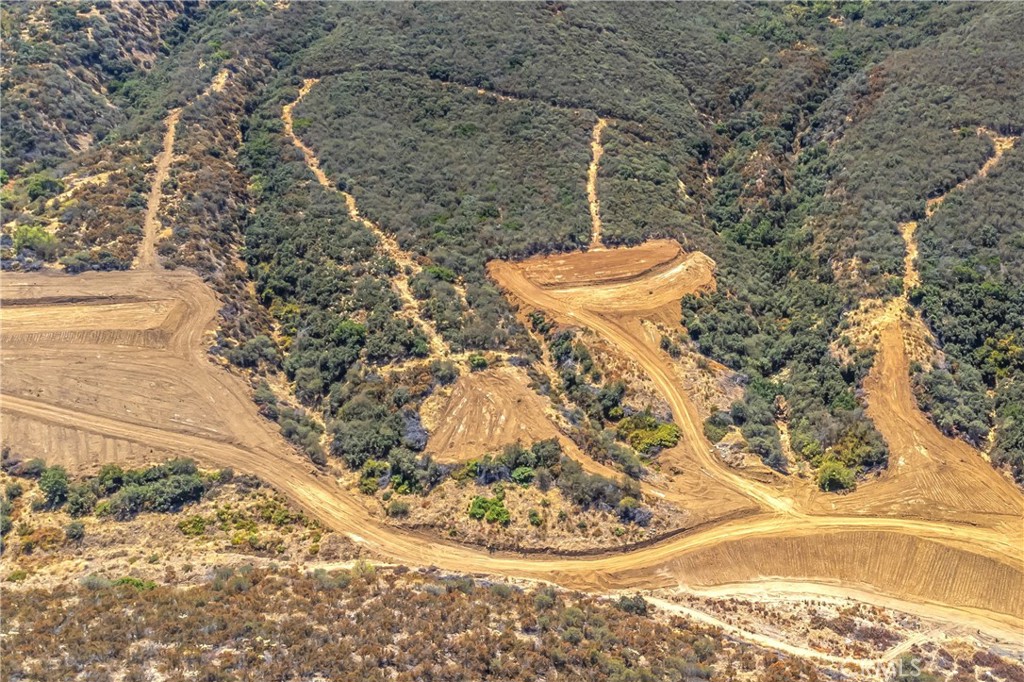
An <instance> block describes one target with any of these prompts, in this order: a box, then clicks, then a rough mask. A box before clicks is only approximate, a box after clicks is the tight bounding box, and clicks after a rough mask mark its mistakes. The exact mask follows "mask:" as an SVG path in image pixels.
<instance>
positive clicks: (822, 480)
mask: <svg viewBox="0 0 1024 682" xmlns="http://www.w3.org/2000/svg"><path fill="white" fill-rule="evenodd" d="M854 485H855V482H854V472H853V471H852V470H851V469H849V468H848V467H847V466H846V465H844V464H843V463H842V462H836V461H833V460H830V461H827V462H825V463H824V464H822V465H821V468H820V469H818V487H819V488H821V489H822V490H824V491H827V492H834V491H837V490H851V489H853V487H854Z"/></svg>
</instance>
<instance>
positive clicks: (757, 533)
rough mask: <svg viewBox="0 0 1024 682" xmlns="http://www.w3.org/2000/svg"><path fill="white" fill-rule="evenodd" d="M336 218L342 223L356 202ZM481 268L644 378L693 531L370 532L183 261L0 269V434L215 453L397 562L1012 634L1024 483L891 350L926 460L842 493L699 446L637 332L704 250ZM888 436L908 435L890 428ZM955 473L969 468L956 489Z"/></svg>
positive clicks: (887, 374)
mask: <svg viewBox="0 0 1024 682" xmlns="http://www.w3.org/2000/svg"><path fill="white" fill-rule="evenodd" d="M309 87H311V86H309ZM306 89H307V90H308V87H307V88H306ZM289 112H290V110H289ZM289 132H290V128H289ZM295 141H296V143H297V144H298V145H299V146H300V148H303V147H302V145H301V143H300V142H299V141H298V139H297V138H295ZM307 152H308V155H307V162H308V163H311V168H314V167H315V168H319V165H318V164H315V165H313V164H312V162H315V157H313V156H312V152H311V151H309V150H308V148H303V153H304V154H306V153H307ZM158 165H159V164H158ZM314 172H315V171H314ZM317 178H318V180H320V179H321V178H320V176H317ZM158 179H159V173H158ZM321 181H322V182H325V183H326V178H323V180H321ZM350 212H352V214H353V216H354V217H356V218H358V212H357V211H355V210H354V200H353V203H352V204H350ZM382 243H384V242H383V240H382ZM152 246H153V244H152V243H150V244H149V245H148V248H149V249H150V252H149V255H146V254H140V264H142V263H150V262H153V263H155V262H156V261H155V254H152ZM385 247H387V245H386V244H385ZM397 255H398V256H401V255H402V254H401V253H398V254H397ZM406 257H408V256H406ZM150 258H153V260H152V261H150V260H149V259H150ZM489 271H490V274H491V275H492V277H493V278H494V279H495V281H497V282H498V283H499V285H500V286H501V287H502V288H503V289H504V290H505V291H506V292H507V293H508V294H509V295H510V297H512V298H513V300H514V301H516V302H517V303H518V304H519V305H520V306H521V308H522V309H531V308H532V309H537V310H543V311H545V312H546V313H547V314H549V315H551V316H553V317H555V318H556V319H558V320H559V321H560V322H563V323H565V324H575V325H579V326H583V327H587V328H589V329H591V330H592V331H593V332H595V333H597V334H600V335H601V336H602V337H603V338H605V339H607V340H608V341H609V343H610V344H612V345H614V346H616V347H617V348H618V349H619V350H620V352H622V353H625V354H628V355H630V357H633V358H635V359H636V361H637V362H638V363H639V364H640V365H641V366H642V367H643V369H644V370H645V371H646V372H647V373H648V374H649V375H650V377H651V380H652V382H653V383H654V385H655V386H656V387H657V388H658V390H659V391H660V392H661V393H662V394H663V395H664V397H665V399H666V401H667V403H668V404H669V406H670V407H671V410H672V413H673V417H674V419H675V421H676V422H677V423H678V424H679V426H680V428H681V430H682V432H683V439H682V441H681V443H680V445H679V446H677V447H676V448H673V449H671V450H668V451H666V452H664V453H662V455H661V457H662V458H663V461H665V462H666V464H674V465H676V466H677V467H678V469H679V470H680V471H681V473H680V474H678V475H677V476H676V477H675V479H674V480H672V481H671V488H672V491H671V492H674V494H675V495H678V496H679V497H681V498H685V499H686V501H687V510H688V511H692V513H693V514H694V517H695V519H698V520H699V521H700V523H699V525H697V526H696V527H694V528H692V529H690V530H689V531H687V532H685V533H682V534H679V535H676V536H674V537H671V538H667V539H662V540H660V541H658V542H654V543H652V544H649V545H647V546H644V547H642V548H638V549H635V550H633V551H629V552H608V553H605V554H599V555H595V556H588V557H561V556H553V555H548V556H544V555H540V556H536V555H535V556H530V557H524V556H519V555H514V554H501V553H487V552H484V551H479V550H475V549H471V548H467V547H463V546H459V545H457V544H454V543H450V542H448V541H446V540H443V539H440V538H437V537H435V536H430V535H424V534H418V533H415V532H403V531H400V530H397V529H395V528H393V527H390V526H387V525H384V524H383V523H382V522H380V521H377V520H376V519H375V518H374V517H372V516H371V515H370V514H369V513H368V511H367V509H366V507H365V506H364V502H363V500H362V499H361V498H360V497H359V496H358V495H357V494H355V493H351V492H349V491H346V490H344V489H342V488H341V487H340V486H339V485H338V484H337V483H336V482H335V481H333V480H331V479H330V478H329V477H327V476H326V475H324V474H323V473H321V472H319V471H317V470H315V469H314V468H313V466H312V465H311V464H310V463H309V462H308V461H307V460H305V459H304V458H302V457H301V456H300V455H298V454H297V453H295V452H294V451H293V450H292V449H291V448H290V447H289V446H288V445H287V444H286V443H285V442H284V441H283V439H282V438H281V437H280V436H279V434H278V433H277V429H276V427H275V426H274V425H272V424H270V423H269V422H266V421H264V420H262V419H261V418H260V417H259V416H258V415H257V414H256V412H255V408H254V405H253V403H252V401H251V399H250V396H249V392H248V387H247V385H246V384H245V382H244V381H243V380H242V378H241V377H239V376H236V375H233V374H232V373H231V372H229V371H227V370H226V369H225V368H222V367H218V366H217V365H215V364H214V363H213V362H212V361H211V359H210V357H209V356H208V354H207V353H206V347H207V335H208V334H209V333H211V332H212V330H213V328H214V325H215V319H216V312H217V309H218V307H219V302H218V301H217V298H216V296H215V295H214V294H213V292H212V291H211V290H210V289H209V288H208V287H207V286H206V285H205V284H204V283H203V282H202V281H201V280H200V279H199V278H198V277H197V276H196V275H194V274H191V273H188V272H185V271H175V272H163V271H160V270H158V269H156V268H148V267H147V268H143V269H139V270H137V271H133V272H111V273H89V274H86V275H81V276H78V277H65V276H60V275H56V274H43V275H4V277H3V278H2V280H0V325H2V327H0V334H2V349H0V370H2V385H0V432H2V435H3V442H4V443H5V444H8V445H10V446H11V447H12V449H13V450H14V451H15V452H16V453H19V454H21V455H24V456H41V457H44V458H46V459H47V460H48V461H49V462H50V463H54V464H64V465H65V466H67V467H68V468H69V469H71V470H73V471H78V472H81V471H93V470H95V469H96V468H97V467H98V466H99V465H101V464H102V463H104V462H107V461H118V462H143V461H153V460H159V459H163V458H165V457H167V456H172V455H174V456H180V455H190V456H193V457H195V458H196V459H198V460H199V461H201V462H203V463H204V464H206V465H208V466H230V467H233V468H234V469H235V470H236V471H239V472H247V473H253V474H256V475H258V476H261V477H262V478H264V479H265V480H267V481H268V482H269V483H271V484H272V485H273V486H275V487H276V488H277V489H279V490H280V491H281V492H282V493H284V494H285V495H287V496H288V497H289V498H290V499H291V500H292V501H294V503H295V504H296V505H297V506H299V507H300V508H302V509H303V510H304V511H306V512H307V513H309V514H310V515H311V516H313V517H315V518H316V519H318V520H320V521H321V522H323V523H324V524H325V525H327V526H329V527H331V528H333V529H336V530H338V531H339V532H342V533H346V534H348V535H349V536H350V537H352V538H353V539H355V540H357V541H358V542H362V543H364V544H365V545H366V546H367V547H368V548H369V549H371V550H372V551H373V552H375V553H377V554H378V555H380V556H383V557H388V558H390V559H392V560H395V561H398V562H402V563H408V564H413V565H435V566H438V567H441V568H444V569H447V570H452V571H458V572H469V573H481V574H496V575H505V576H513V577H524V578H530V579H537V580H549V581H552V582H555V583H558V584H561V585H563V586H566V587H570V588H575V589H581V590H591V591H608V590H622V589H657V588H671V587H678V586H680V585H688V586H693V587H701V588H713V587H716V586H722V585H734V584H741V585H744V586H746V589H754V590H757V589H761V588H760V587H759V585H760V584H761V583H762V582H763V581H766V580H770V581H772V582H771V584H772V585H773V588H777V587H778V586H779V585H791V586H793V587H794V589H802V590H806V591H807V592H811V593H813V591H814V590H815V589H816V586H818V585H825V586H827V587H828V589H829V590H831V591H833V592H839V593H842V591H843V590H850V591H851V593H856V594H857V595H858V598H866V599H871V598H873V596H876V597H877V598H879V599H880V600H886V601H887V602H893V601H899V602H900V603H908V608H909V609H911V610H913V611H914V612H918V613H925V614H927V615H929V616H930V617H934V618H937V619H941V620H944V621H946V622H953V623H957V624H960V625H962V626H970V627H972V628H979V629H983V630H984V631H985V632H988V633H990V634H992V636H995V637H999V638H1002V639H1005V640H1009V641H1010V642H1011V643H1012V644H1014V645H1015V646H1021V644H1020V642H1019V640H1020V637H1019V633H1020V631H1021V627H1022V626H1024V542H1022V536H1021V528H1022V525H1021V524H1022V519H1024V507H1022V502H1021V496H1020V494H1019V493H1018V492H1017V491H1016V490H1014V489H1013V488H1012V486H1009V484H1008V483H1007V482H1006V481H1005V480H1002V481H1001V482H1000V479H999V477H998V474H996V473H995V472H993V471H992V470H991V469H987V470H984V469H982V468H981V467H982V466H984V467H987V466H988V465H987V463H985V462H984V461H983V460H981V458H980V457H974V459H975V460H978V461H979V462H980V466H976V465H975V463H973V460H971V459H970V457H969V456H968V455H969V454H972V455H973V453H968V452H966V451H963V450H957V449H956V448H957V447H958V446H956V445H955V444H952V442H951V441H949V440H948V439H945V438H944V437H942V436H941V434H939V435H938V437H935V433H932V432H929V431H928V430H927V426H928V425H927V423H921V422H918V421H917V419H918V418H920V419H921V420H923V421H924V422H926V420H925V419H924V417H923V415H920V413H919V412H916V411H915V410H916V408H913V398H912V395H910V394H909V385H906V386H903V384H901V383H900V382H901V381H902V382H906V381H907V376H906V368H905V364H906V361H905V358H904V360H902V361H901V359H900V356H899V355H898V354H896V355H888V356H887V355H885V354H882V357H880V358H879V361H878V367H879V368H878V369H877V372H878V374H877V377H878V378H877V384H875V385H874V386H875V387H874V388H873V387H872V385H870V384H869V386H868V389H869V396H871V398H870V401H869V405H873V407H872V409H876V408H875V407H874V405H877V409H880V410H882V411H888V412H891V413H892V418H891V421H887V417H886V416H885V415H884V414H880V415H879V416H878V417H877V419H878V423H879V428H880V429H881V430H882V432H883V434H884V435H885V436H886V438H887V439H889V440H890V447H891V448H892V450H893V452H894V456H896V457H898V456H900V455H901V454H902V455H903V456H904V459H905V461H906V462H907V465H906V467H909V469H911V470H920V471H924V472H932V473H928V474H927V475H925V474H920V475H919V479H920V480H919V482H917V483H913V481H914V480H916V479H913V478H911V477H909V476H908V475H906V474H905V473H903V472H897V473H894V474H892V475H891V476H890V477H888V478H883V479H880V480H879V481H874V482H869V483H867V484H865V485H863V486H862V487H861V489H860V490H858V491H857V492H856V493H854V494H853V495H850V496H847V497H842V498H837V497H834V496H825V495H822V494H817V493H814V492H813V491H808V490H807V489H806V486H804V487H800V486H799V485H796V484H794V485H790V486H789V487H773V486H772V485H768V484H764V483H760V482H757V481H751V480H748V479H747V478H745V477H744V476H743V475H741V474H739V473H737V472H735V471H733V470H731V469H730V468H729V467H727V466H726V465H724V464H723V463H722V462H721V461H720V460H719V459H718V458H717V457H716V456H715V455H714V453H713V452H712V450H711V448H710V446H709V444H708V443H707V441H706V440H705V439H704V436H703V433H702V428H701V422H700V418H699V414H698V413H697V411H696V409H695V408H694V406H693V404H692V403H691V401H690V400H689V397H688V396H687V395H686V394H685V392H684V391H682V390H681V388H680V386H679V381H678V378H677V377H676V376H675V375H674V370H673V369H672V366H671V364H670V363H669V362H668V359H667V356H666V355H665V353H664V351H662V350H661V349H660V348H659V346H658V339H657V338H655V336H654V335H652V334H651V333H650V330H649V328H648V327H646V326H645V324H644V323H645V321H650V320H653V321H659V322H662V323H664V324H678V318H679V309H678V302H679V299H680V298H681V297H682V296H683V295H684V294H685V293H688V292H694V293H699V292H701V291H704V290H707V289H708V288H710V287H713V286H714V276H713V273H714V263H713V262H712V261H711V260H710V259H708V258H707V257H706V256H703V255H702V254H686V253H684V252H682V250H681V249H680V248H679V246H678V244H675V243H674V242H656V243H652V244H649V245H645V246H644V247H639V248H638V249H612V250H595V251H591V252H588V253H585V254H573V255H569V256H560V257H551V258H548V259H532V260H530V261H526V262H524V263H518V264H517V263H505V262H495V263H492V264H491V266H490V268H489ZM409 312H410V314H412V313H413V312H415V311H409ZM8 322H9V325H8ZM893 347H894V348H895V347H897V346H896V345H895V344H894V345H893ZM887 363H891V364H887ZM901 372H902V374H901ZM890 387H895V389H894V390H889V389H890ZM904 388H905V389H906V390H904ZM877 400H882V401H884V400H889V401H891V402H889V403H885V402H876V401H877ZM502 409H504V408H502ZM470 417H472V414H470ZM901 430H907V431H908V433H906V434H904V435H903V436H901V435H900V431H901ZM936 433H937V432H936ZM901 438H902V440H901ZM961 459H963V460H964V461H960V460H961ZM932 464H934V468H933V469H929V468H928V467H929V466H932ZM962 471H964V472H966V473H965V474H964V476H963V478H964V480H968V481H970V482H969V483H966V484H964V485H966V487H963V488H956V485H957V484H956V479H957V478H958V477H961V472H962ZM984 471H988V472H990V473H984ZM990 474H991V475H990ZM927 477H934V480H932V479H929V478H927ZM993 477H994V478H993ZM916 486H921V489H923V490H925V491H937V490H942V489H944V488H945V487H947V486H953V487H952V488H950V489H951V490H953V491H954V492H950V493H949V494H948V495H945V494H944V496H943V497H939V498H935V497H929V496H928V495H925V494H924V493H921V494H920V495H919V498H920V499H919V501H917V502H915V503H914V504H912V505H909V506H907V505H904V500H905V499H906V498H907V497H908V496H910V493H911V492H912V491H916V490H918V488H917V487H916ZM1008 486H1009V487H1008ZM914 494H917V493H914ZM982 500H983V502H982ZM865 595H866V596H865ZM1022 648H1024V647H1022Z"/></svg>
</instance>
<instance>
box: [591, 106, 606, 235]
mask: <svg viewBox="0 0 1024 682" xmlns="http://www.w3.org/2000/svg"><path fill="white" fill-rule="evenodd" d="M607 125H608V121H607V120H605V119H603V118H599V119H597V123H595V124H594V132H593V133H592V134H591V138H590V152H591V155H592V157H591V161H590V167H589V168H587V203H589V204H590V248H591V249H599V248H601V247H602V244H601V201H600V200H599V199H598V198H597V171H598V168H599V167H600V164H601V156H602V155H603V154H604V147H602V146H601V132H602V131H603V130H604V129H605V127H606V126H607Z"/></svg>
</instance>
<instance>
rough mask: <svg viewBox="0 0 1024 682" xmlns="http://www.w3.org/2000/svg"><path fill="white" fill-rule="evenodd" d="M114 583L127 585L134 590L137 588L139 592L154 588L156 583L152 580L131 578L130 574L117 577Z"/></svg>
mask: <svg viewBox="0 0 1024 682" xmlns="http://www.w3.org/2000/svg"><path fill="white" fill-rule="evenodd" d="M114 585H125V586H127V587H132V588H134V589H136V590H139V591H140V592H144V591H148V590H152V589H156V583H155V582H153V581H152V580H141V579H139V578H133V577H131V576H125V577H123V578H118V579H117V580H115V581H114Z"/></svg>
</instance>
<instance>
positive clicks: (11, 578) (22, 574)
mask: <svg viewBox="0 0 1024 682" xmlns="http://www.w3.org/2000/svg"><path fill="white" fill-rule="evenodd" d="M27 577H28V572H27V571H25V570H24V569H21V568H19V569H15V570H13V571H11V572H10V573H8V574H7V582H9V583H17V582H21V581H22V580H24V579H25V578H27Z"/></svg>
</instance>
